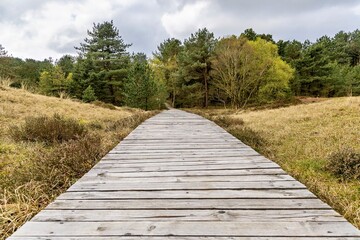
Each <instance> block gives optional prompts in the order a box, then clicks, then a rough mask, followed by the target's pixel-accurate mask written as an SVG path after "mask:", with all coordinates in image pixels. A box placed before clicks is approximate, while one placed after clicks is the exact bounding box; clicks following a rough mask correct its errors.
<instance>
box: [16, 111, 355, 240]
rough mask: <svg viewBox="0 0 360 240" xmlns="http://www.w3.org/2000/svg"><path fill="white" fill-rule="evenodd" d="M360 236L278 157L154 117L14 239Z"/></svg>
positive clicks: (205, 129) (194, 119)
mask: <svg viewBox="0 0 360 240" xmlns="http://www.w3.org/2000/svg"><path fill="white" fill-rule="evenodd" d="M359 238H360V232H359V230H357V229H356V228H355V227H354V226H352V225H351V224H350V223H348V222H347V221H346V220H345V219H344V218H343V217H341V216H340V215H339V214H338V213H336V212H335V211H334V210H332V209H331V208H330V207H329V206H328V205H327V204H325V203H323V202H322V201H321V200H319V199H317V198H316V196H315V195H314V194H312V193H311V192H310V191H308V190H307V189H306V188H305V186H304V185H302V184H301V183H299V182H297V181H296V180H295V179H294V178H292V177H291V176H289V175H287V174H286V172H284V171H283V170H282V169H281V168H280V167H279V166H278V165H277V164H276V163H274V162H272V161H270V160H268V159H266V158H265V157H264V156H261V155H260V154H259V153H257V152H256V151H254V150H253V149H251V148H250V147H248V146H247V145H245V144H243V143H242V142H241V141H239V140H237V139H236V138H235V137H233V136H231V135H230V134H228V133H227V132H226V131H225V130H223V129H222V128H220V127H219V126H217V125H216V124H214V123H213V122H210V121H208V120H206V119H204V118H202V117H200V116H197V115H194V114H190V113H186V112H183V111H179V110H169V111H163V112H162V113H160V114H158V115H156V116H155V117H153V118H151V119H148V120H147V121H145V122H144V123H143V124H141V125H140V126H139V127H138V128H137V129H135V130H134V131H133V132H132V133H131V134H129V136H128V137H126V138H125V139H124V140H123V141H122V142H121V143H120V144H118V145H117V146H116V147H115V148H114V149H113V150H112V151H110V152H109V153H108V154H106V155H105V156H104V158H103V159H102V160H101V161H100V162H99V163H98V164H96V165H95V167H94V168H93V169H91V170H90V171H89V172H88V173H87V174H85V175H84V176H83V177H82V178H81V179H79V180H78V181H77V182H76V183H75V184H74V185H73V186H71V187H70V188H69V189H68V191H67V192H65V193H63V194H61V195H60V196H59V197H58V198H57V199H56V200H55V201H54V202H52V203H51V204H50V205H49V206H48V207H47V208H45V209H44V210H43V211H41V212H40V213H39V214H37V215H36V216H35V217H34V218H33V219H32V220H31V221H29V222H27V223H26V224H25V225H24V226H23V227H21V228H20V229H19V230H18V231H16V232H15V233H14V234H13V236H11V237H10V238H9V239H13V240H19V239H22V240H35V239H37V240H45V239H54V240H65V239H70V240H71V239H72V240H84V239H90V240H95V239H99V240H112V239H120V240H135V239H140V240H198V239H199V240H204V239H207V240H215V239H219V240H230V239H232V240H245V239H248V240H265V239H273V240H285V239H290V240H292V239H293V240H300V239H313V240H320V239H321V240H323V239H333V240H335V239H344V240H354V239H359Z"/></svg>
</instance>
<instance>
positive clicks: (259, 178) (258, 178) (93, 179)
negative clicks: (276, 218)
mask: <svg viewBox="0 0 360 240" xmlns="http://www.w3.org/2000/svg"><path fill="white" fill-rule="evenodd" d="M294 180H295V179H294V178H292V177H290V176H289V175H265V174H264V175H244V176H242V175H240V176H192V177H157V176H155V177H138V178H131V177H129V178H125V177H120V176H118V177H116V176H107V175H105V176H101V175H100V176H98V175H92V176H90V175H85V176H83V177H82V178H81V179H80V180H79V181H78V183H79V182H82V183H85V182H86V183H99V182H106V183H111V182H114V183H119V182H120V183H123V182H140V183H150V182H160V183H167V182H263V181H294Z"/></svg>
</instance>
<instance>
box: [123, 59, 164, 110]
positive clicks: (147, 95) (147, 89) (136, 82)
mask: <svg viewBox="0 0 360 240" xmlns="http://www.w3.org/2000/svg"><path fill="white" fill-rule="evenodd" d="M157 92H158V91H157V86H156V83H155V81H154V78H153V76H152V72H151V69H150V67H149V65H148V63H147V60H146V55H145V54H143V53H138V54H136V55H134V56H133V60H132V64H131V67H130V70H129V77H128V80H127V83H126V85H125V93H126V101H125V102H126V105H127V106H129V107H137V108H142V109H144V110H149V109H154V108H156V107H157V104H158V103H157V99H156V95H157Z"/></svg>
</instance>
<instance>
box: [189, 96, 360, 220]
mask: <svg viewBox="0 0 360 240" xmlns="http://www.w3.org/2000/svg"><path fill="white" fill-rule="evenodd" d="M195 112H196V113H200V114H202V115H204V116H205V117H207V118H209V119H211V120H214V121H215V122H216V123H218V124H219V125H220V126H222V127H224V128H225V129H227V130H228V131H229V132H230V133H232V134H233V135H234V136H236V137H238V138H239V139H240V140H242V141H243V142H245V143H246V144H248V145H250V146H252V147H253V148H255V149H256V150H257V151H259V152H261V153H262V154H264V155H266V156H267V157H268V158H270V159H272V160H274V161H275V162H277V163H278V164H280V165H281V166H282V168H283V169H284V170H286V171H287V172H288V173H289V174H291V175H293V176H294V177H295V178H297V179H298V180H300V181H301V182H302V183H304V184H305V185H306V186H307V187H308V188H309V189H310V190H311V191H313V192H314V193H315V194H316V195H317V196H319V197H320V198H321V199H322V200H324V201H326V202H327V203H328V204H330V205H331V206H332V207H333V208H335V209H336V210H337V211H339V212H340V213H341V214H342V215H344V216H345V217H346V218H347V219H348V220H349V221H351V222H352V223H353V224H355V225H356V226H357V227H360V188H359V186H360V182H359V180H360V167H359V166H360V97H347V98H334V99H328V100H325V101H321V102H316V103H310V104H302V105H296V106H290V107H286V108H279V109H271V110H260V111H249V110H247V111H237V110H231V109H230V110H229V109H212V110H196V111H195Z"/></svg>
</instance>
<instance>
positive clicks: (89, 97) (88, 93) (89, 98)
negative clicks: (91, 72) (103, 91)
mask: <svg viewBox="0 0 360 240" xmlns="http://www.w3.org/2000/svg"><path fill="white" fill-rule="evenodd" d="M82 100H83V101H84V102H93V101H95V100H96V96H95V92H94V89H93V88H92V87H91V86H90V85H89V86H88V87H87V88H86V89H85V90H84V92H83V95H82Z"/></svg>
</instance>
